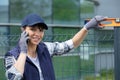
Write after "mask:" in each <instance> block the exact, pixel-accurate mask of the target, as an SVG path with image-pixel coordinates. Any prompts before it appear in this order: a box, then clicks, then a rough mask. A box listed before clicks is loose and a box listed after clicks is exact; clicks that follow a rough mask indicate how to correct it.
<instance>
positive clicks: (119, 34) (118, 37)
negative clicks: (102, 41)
mask: <svg viewBox="0 0 120 80" xmlns="http://www.w3.org/2000/svg"><path fill="white" fill-rule="evenodd" d="M114 50H115V51H114V60H115V63H114V64H115V68H114V71H115V80H120V27H114Z"/></svg>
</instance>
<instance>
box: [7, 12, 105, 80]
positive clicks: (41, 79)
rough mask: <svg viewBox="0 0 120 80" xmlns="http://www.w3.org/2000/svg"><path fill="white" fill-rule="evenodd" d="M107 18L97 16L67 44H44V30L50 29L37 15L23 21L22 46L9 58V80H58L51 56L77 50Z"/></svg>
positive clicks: (9, 54)
mask: <svg viewBox="0 0 120 80" xmlns="http://www.w3.org/2000/svg"><path fill="white" fill-rule="evenodd" d="M103 20H105V17H102V16H95V17H94V18H93V19H91V20H90V21H89V22H88V23H87V24H85V25H84V27H83V28H82V29H81V30H80V31H79V32H78V33H76V34H75V36H74V37H73V38H72V39H70V40H67V41H64V42H61V43H59V42H54V43H51V42H42V38H43V36H44V30H47V29H48V27H47V25H46V24H45V23H44V21H43V20H42V19H41V17H40V16H39V15H37V14H29V15H28V16H26V17H25V18H24V19H23V22H22V27H21V28H22V33H21V37H20V40H19V43H18V44H17V46H16V47H15V48H13V49H12V50H10V51H8V52H7V53H6V55H5V67H6V76H7V79H8V80H55V74H54V69H53V65H52V61H51V56H53V55H58V54H59V55H60V54H64V53H67V52H69V51H70V50H72V49H73V48H76V47H78V46H79V45H80V43H81V42H82V41H83V39H84V37H85V36H86V34H87V32H88V30H89V29H91V28H100V27H99V26H97V25H98V24H99V23H100V22H101V21H103Z"/></svg>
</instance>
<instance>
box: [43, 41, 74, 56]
mask: <svg viewBox="0 0 120 80" xmlns="http://www.w3.org/2000/svg"><path fill="white" fill-rule="evenodd" d="M45 44H46V46H47V48H48V51H49V53H50V55H51V56H52V55H61V54H65V53H67V52H69V51H71V50H72V49H73V48H74V45H73V41H72V40H71V39H70V40H67V41H64V42H53V43H51V42H45Z"/></svg>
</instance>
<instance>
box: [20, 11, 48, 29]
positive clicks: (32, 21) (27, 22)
mask: <svg viewBox="0 0 120 80" xmlns="http://www.w3.org/2000/svg"><path fill="white" fill-rule="evenodd" d="M36 24H39V25H41V26H42V27H43V28H45V29H46V30H47V29H48V26H47V25H46V24H45V22H44V20H43V19H42V18H41V17H40V16H39V15H37V14H35V13H32V14H29V15H27V16H26V17H25V18H24V19H23V21H22V24H21V25H22V27H25V26H31V27H33V26H34V25H36Z"/></svg>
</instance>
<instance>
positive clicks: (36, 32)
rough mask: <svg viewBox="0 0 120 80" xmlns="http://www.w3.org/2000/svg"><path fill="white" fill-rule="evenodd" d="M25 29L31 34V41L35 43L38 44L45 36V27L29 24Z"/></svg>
mask: <svg viewBox="0 0 120 80" xmlns="http://www.w3.org/2000/svg"><path fill="white" fill-rule="evenodd" d="M25 31H26V32H27V33H28V35H29V43H30V44H33V45H38V44H39V43H40V42H41V40H42V38H43V36H44V29H43V28H42V27H40V26H37V25H36V26H33V27H29V26H27V27H26V28H25Z"/></svg>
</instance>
